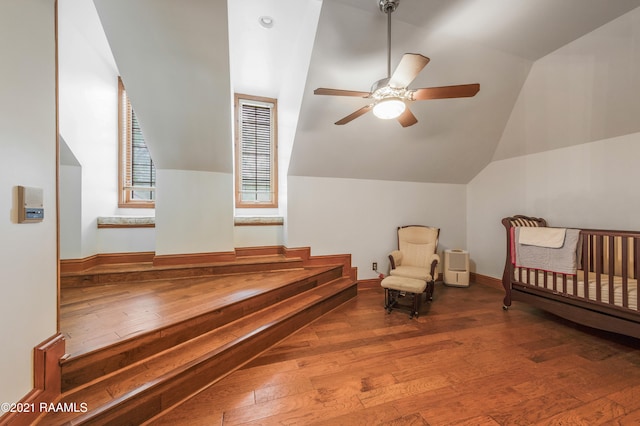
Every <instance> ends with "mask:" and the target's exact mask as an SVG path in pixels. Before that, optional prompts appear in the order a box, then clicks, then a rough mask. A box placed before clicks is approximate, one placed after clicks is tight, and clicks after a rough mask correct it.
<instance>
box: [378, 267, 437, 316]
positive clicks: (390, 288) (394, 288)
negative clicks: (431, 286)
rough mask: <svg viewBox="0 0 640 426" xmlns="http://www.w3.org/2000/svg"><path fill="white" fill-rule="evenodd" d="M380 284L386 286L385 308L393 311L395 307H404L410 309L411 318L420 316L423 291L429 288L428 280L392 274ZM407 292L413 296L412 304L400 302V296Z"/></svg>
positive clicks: (389, 311)
mask: <svg viewBox="0 0 640 426" xmlns="http://www.w3.org/2000/svg"><path fill="white" fill-rule="evenodd" d="M380 284H381V285H382V287H383V288H384V308H385V309H386V310H387V312H388V313H391V311H392V310H393V309H394V308H395V309H403V310H408V311H409V318H413V317H414V316H416V317H418V315H419V314H420V306H421V305H422V293H424V290H425V289H426V288H427V282H426V281H423V280H418V279H414V278H406V277H398V276H394V275H390V276H388V277H386V278H385V279H383V280H382V282H381V283H380ZM405 294H411V295H412V296H413V302H412V305H411V306H407V305H401V304H399V303H398V298H399V297H402V296H403V295H405Z"/></svg>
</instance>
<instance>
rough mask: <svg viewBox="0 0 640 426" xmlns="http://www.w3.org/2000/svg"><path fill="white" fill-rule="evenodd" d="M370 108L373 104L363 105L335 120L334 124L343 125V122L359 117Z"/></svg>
mask: <svg viewBox="0 0 640 426" xmlns="http://www.w3.org/2000/svg"><path fill="white" fill-rule="evenodd" d="M371 108H373V104H372V105H365V106H363V107H362V108H360V109H359V110H357V111H355V112H352V113H351V114H349V115H347V116H346V117H344V118H343V119H341V120H338V121H336V124H337V125H338V126H340V125H343V124H347V123H348V122H350V121H351V120H355V119H356V118H358V117H360V116H361V115H364V114H366V113H367V112H369V110H370V109H371Z"/></svg>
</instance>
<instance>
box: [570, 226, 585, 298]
mask: <svg viewBox="0 0 640 426" xmlns="http://www.w3.org/2000/svg"><path fill="white" fill-rule="evenodd" d="M580 233H581V234H582V282H583V283H585V286H584V287H585V288H587V287H588V285H586V283H588V282H589V235H587V234H586V233H585V232H584V231H580ZM578 281H579V280H575V281H574V283H573V294H574V296H576V297H577V296H578Z"/></svg>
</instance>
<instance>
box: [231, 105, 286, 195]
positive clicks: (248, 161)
mask: <svg viewBox="0 0 640 426" xmlns="http://www.w3.org/2000/svg"><path fill="white" fill-rule="evenodd" d="M261 99H262V100H257V99H255V98H252V99H245V98H240V97H238V98H237V106H236V108H237V117H238V123H237V127H236V131H237V132H238V135H237V138H238V144H237V148H236V156H237V159H236V167H237V170H236V201H237V202H236V204H237V205H238V206H239V207H242V206H251V207H275V206H276V205H277V204H276V202H277V201H276V197H277V185H276V162H275V156H276V149H275V146H276V143H275V137H276V136H275V106H276V104H275V100H273V102H267V101H265V100H264V98H261Z"/></svg>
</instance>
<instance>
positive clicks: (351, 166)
mask: <svg viewBox="0 0 640 426" xmlns="http://www.w3.org/2000/svg"><path fill="white" fill-rule="evenodd" d="M377 3H378V2H377V1H358V0H325V1H324V3H323V8H322V14H321V17H320V21H319V24H318V31H317V36H316V43H315V46H314V51H313V55H312V58H311V65H310V71H309V76H308V80H307V87H306V90H305V96H304V98H303V102H302V109H301V114H300V121H299V123H298V132H297V135H296V141H295V145H294V150H293V155H292V160H291V165H290V169H289V174H290V175H299V176H321V177H342V178H359V179H383V180H397V181H417V182H436V183H468V182H469V181H470V179H472V178H473V177H474V176H475V175H476V174H477V173H478V172H479V171H480V170H482V169H483V168H484V167H485V166H486V165H487V164H488V163H489V162H490V161H492V159H493V157H494V152H495V151H496V148H497V146H498V143H499V141H500V139H501V136H502V133H503V131H504V128H505V126H506V123H507V121H508V120H509V117H510V115H511V110H512V108H513V106H514V104H515V101H516V99H517V98H518V95H519V93H520V90H521V88H522V87H523V84H524V82H525V80H526V78H527V75H528V72H529V69H530V67H531V66H532V64H533V63H534V62H535V61H536V60H538V59H539V58H541V57H543V56H544V55H546V54H548V53H550V52H552V51H554V50H555V49H558V48H559V47H561V46H563V45H565V44H566V43H569V42H571V41H572V40H575V39H577V38H579V37H581V36H582V35H584V34H586V33H588V32H590V31H592V30H594V29H596V28H598V27H599V26H601V25H603V24H604V23H606V22H608V21H610V20H611V19H614V18H616V17H618V16H620V15H621V14H624V13H625V12H627V11H629V10H631V9H633V8H635V7H637V6H638V5H640V2H638V1H636V0H625V1H619V2H618V1H616V2H610V1H602V0H588V1H578V0H568V1H562V2H558V1H552V0H534V1H528V0H524V1H518V2H513V1H508V0H457V1H442V0H429V1H412V0H407V1H401V2H400V5H399V7H398V9H397V11H396V12H394V13H393V15H392V44H391V50H392V60H391V61H392V69H393V68H395V65H396V64H397V63H398V62H399V60H400V58H401V55H402V54H403V53H405V52H412V53H422V54H424V55H425V56H428V57H430V58H431V62H430V63H429V64H428V65H427V66H426V68H425V69H424V70H423V71H422V72H421V74H420V75H419V76H418V78H417V79H416V80H415V81H414V83H413V84H411V85H410V88H419V87H430V86H444V85H453V84H464V83H476V82H477V83H480V86H481V88H480V92H479V93H478V94H477V95H476V97H474V98H468V99H446V100H430V101H421V102H413V103H410V108H411V110H412V111H413V113H414V114H415V116H416V117H417V118H418V123H417V124H416V125H414V126H412V127H409V128H406V129H403V128H401V127H400V125H399V124H398V123H397V122H395V120H388V121H387V120H379V119H377V118H375V117H374V116H373V114H371V113H368V114H366V115H364V116H362V117H360V118H358V119H356V120H354V121H352V122H351V123H349V124H346V125H344V126H336V125H334V124H333V123H334V122H335V121H337V120H338V119H340V118H342V117H345V116H346V115H348V114H350V113H351V112H353V111H355V110H357V109H359V108H360V107H362V106H364V105H367V104H368V103H369V102H368V100H367V99H361V98H347V97H329V96H314V95H313V89H314V88H317V87H329V88H336V89H350V90H358V91H368V90H369V88H370V86H371V84H372V83H374V82H375V81H377V80H378V79H380V78H383V77H386V16H385V15H384V14H383V13H381V12H380V11H379V10H378V8H377ZM552 87H553V86H552ZM562 143H563V142H562V141H554V142H551V144H550V145H546V146H545V149H553V147H554V144H562ZM524 153H525V151H523V150H520V149H518V148H516V149H514V150H512V151H510V152H509V155H513V156H517V155H523V154H524Z"/></svg>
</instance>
